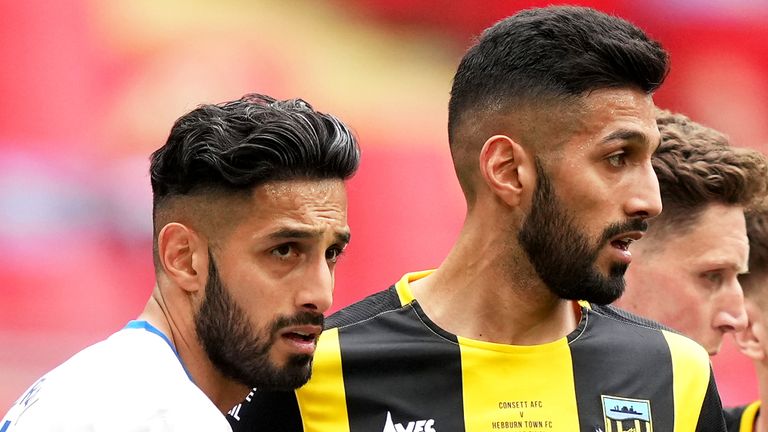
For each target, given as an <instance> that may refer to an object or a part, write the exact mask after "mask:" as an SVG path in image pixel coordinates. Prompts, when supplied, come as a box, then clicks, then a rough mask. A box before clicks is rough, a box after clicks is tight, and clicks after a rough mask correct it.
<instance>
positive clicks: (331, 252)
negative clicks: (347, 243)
mask: <svg viewBox="0 0 768 432" xmlns="http://www.w3.org/2000/svg"><path fill="white" fill-rule="evenodd" d="M343 253H344V248H341V247H338V246H333V247H330V248H328V250H326V251H325V259H326V260H327V261H330V262H332V263H335V262H336V261H337V260H338V259H339V257H340V256H341V254H343Z"/></svg>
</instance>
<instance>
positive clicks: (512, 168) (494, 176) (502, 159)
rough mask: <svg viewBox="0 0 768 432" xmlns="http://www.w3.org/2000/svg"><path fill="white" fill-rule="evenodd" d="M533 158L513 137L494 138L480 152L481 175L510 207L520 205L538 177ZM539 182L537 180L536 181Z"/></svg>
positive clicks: (497, 136) (500, 136)
mask: <svg viewBox="0 0 768 432" xmlns="http://www.w3.org/2000/svg"><path fill="white" fill-rule="evenodd" d="M531 163H532V161H531V158H530V156H529V155H528V153H527V152H526V151H525V149H524V148H523V147H522V146H521V145H520V144H518V143H517V142H515V141H514V140H513V139H512V138H510V137H508V136H505V135H494V136H492V137H490V138H488V140H487V141H486V142H485V144H483V148H482V150H481V151H480V174H481V175H482V177H483V179H484V180H485V182H486V183H487V184H488V186H489V187H490V188H491V190H492V191H493V192H494V193H495V194H496V195H497V196H498V197H499V198H500V199H501V200H503V201H504V202H505V203H507V204H508V205H510V206H518V205H520V202H521V200H522V197H523V194H524V192H525V191H526V190H527V189H528V188H529V184H530V182H531V181H532V179H535V176H533V177H532V176H531V175H530V174H531V172H530V171H531V170H530V164H531ZM533 181H535V180H533Z"/></svg>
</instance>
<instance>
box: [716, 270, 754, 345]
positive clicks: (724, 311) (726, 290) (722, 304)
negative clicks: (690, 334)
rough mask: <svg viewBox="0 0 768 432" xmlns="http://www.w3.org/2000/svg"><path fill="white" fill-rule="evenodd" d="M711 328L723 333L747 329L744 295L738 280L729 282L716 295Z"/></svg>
mask: <svg viewBox="0 0 768 432" xmlns="http://www.w3.org/2000/svg"><path fill="white" fill-rule="evenodd" d="M712 326H713V327H714V328H717V329H719V330H720V331H722V332H723V333H727V332H740V331H742V330H744V329H746V328H747V311H746V310H745V309H744V293H743V291H742V290H741V285H739V282H738V280H735V279H734V280H733V281H730V282H729V283H728V284H727V285H725V286H723V287H722V288H721V292H720V293H718V294H717V298H716V299H715V316H714V318H713V322H712Z"/></svg>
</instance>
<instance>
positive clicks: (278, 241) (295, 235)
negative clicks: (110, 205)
mask: <svg viewBox="0 0 768 432" xmlns="http://www.w3.org/2000/svg"><path fill="white" fill-rule="evenodd" d="M358 161H359V149H358V146H357V143H356V140H355V138H354V136H353V135H352V134H351V133H350V130H349V129H348V128H347V127H346V126H345V125H344V124H343V123H342V122H341V121H339V120H338V119H337V118H335V117H333V116H331V115H328V114H323V113H320V112H316V111H315V110H313V109H312V107H311V106H310V105H309V104H307V103H306V102H304V101H302V100H299V99H295V100H287V101H278V100H275V99H273V98H271V97H268V96H263V95H258V94H251V95H246V96H245V97H243V98H242V99H240V100H236V101H231V102H227V103H223V104H220V105H202V106H200V107H198V108H197V109H195V110H193V111H191V112H189V113H188V114H186V115H184V116H182V117H181V118H179V119H178V120H177V121H176V123H175V125H174V126H173V128H172V130H171V133H170V136H169V137H168V140H167V142H166V143H165V145H164V146H163V147H161V148H160V149H159V150H157V151H156V152H154V153H153V154H152V157H151V166H150V175H151V183H152V191H153V221H154V264H155V274H156V285H155V288H154V291H153V292H152V295H151V297H150V299H149V301H148V303H147V305H146V307H145V309H144V311H143V312H142V313H141V314H140V315H139V317H138V318H137V319H136V320H135V321H131V322H129V323H128V324H127V325H126V326H125V328H123V329H122V330H120V331H118V332H117V333H114V334H113V335H112V336H110V337H109V338H108V339H106V340H104V341H102V342H99V343H97V344H95V345H93V346H91V347H88V348H86V349H84V350H83V351H81V352H79V353H78V354H76V355H75V356H74V357H72V358H70V359H69V360H67V361H66V362H64V363H63V364H61V365H60V366H58V367H57V368H55V369H53V370H52V371H51V372H49V373H47V374H46V375H45V376H43V377H42V378H40V379H39V380H38V381H37V382H36V383H35V384H34V385H32V387H31V388H30V389H29V390H28V391H27V392H26V393H25V394H24V395H23V396H22V397H21V398H20V399H19V400H18V401H17V402H16V404H15V405H14V406H13V407H12V408H11V410H10V411H9V412H8V414H7V415H6V417H5V418H4V419H3V420H2V421H1V422H0V431H2V432H27V431H29V432H31V431H36V432H41V431H42V432H44V431H83V432H85V431H88V432H106V431H230V430H231V429H230V426H229V424H228V423H227V420H226V419H225V417H224V415H223V414H224V413H225V412H226V411H227V410H228V409H229V408H231V407H232V406H233V405H234V404H236V403H237V402H239V401H241V400H242V399H243V398H244V397H245V396H246V394H247V393H248V390H249V389H250V388H251V387H254V386H258V387H259V388H264V389H274V390H290V389H294V388H296V387H299V386H301V385H302V384H304V383H305V382H306V381H307V379H309V376H310V372H311V369H310V368H311V363H312V358H313V354H314V350H315V344H316V342H317V338H318V336H319V335H320V332H321V330H322V326H323V312H325V311H326V310H327V309H328V307H329V306H330V304H331V293H332V290H333V275H334V269H335V267H336V261H337V259H338V258H339V255H340V254H341V252H342V251H343V249H344V247H345V245H346V244H347V242H348V240H349V236H350V234H349V228H348V226H347V197H346V190H345V185H344V180H345V179H347V178H348V177H350V176H351V175H352V174H353V173H354V172H355V170H356V169H357V166H358ZM85 270H86V269H84V271H85ZM84 276H86V277H87V271H86V272H85V273H84ZM62 289H66V287H62Z"/></svg>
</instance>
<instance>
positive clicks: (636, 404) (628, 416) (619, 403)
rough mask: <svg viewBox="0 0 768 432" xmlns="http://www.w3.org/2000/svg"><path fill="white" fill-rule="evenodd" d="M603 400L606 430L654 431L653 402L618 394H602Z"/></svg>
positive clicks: (618, 431) (617, 431) (606, 431)
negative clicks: (618, 395) (623, 396)
mask: <svg viewBox="0 0 768 432" xmlns="http://www.w3.org/2000/svg"><path fill="white" fill-rule="evenodd" d="M600 397H601V398H602V400H603V418H604V419H605V432H652V431H653V424H652V421H651V402H650V401H648V400H642V399H629V398H622V397H616V396H606V395H601V396H600Z"/></svg>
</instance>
